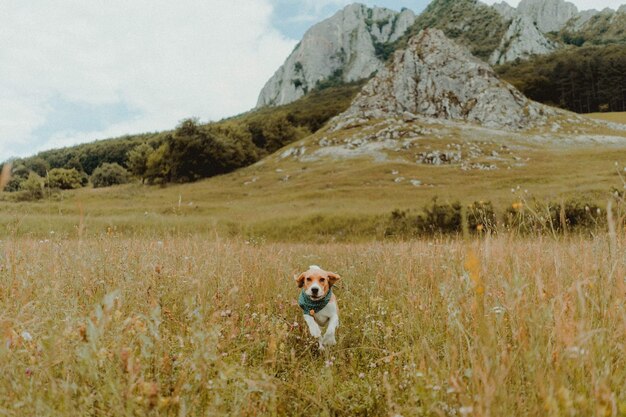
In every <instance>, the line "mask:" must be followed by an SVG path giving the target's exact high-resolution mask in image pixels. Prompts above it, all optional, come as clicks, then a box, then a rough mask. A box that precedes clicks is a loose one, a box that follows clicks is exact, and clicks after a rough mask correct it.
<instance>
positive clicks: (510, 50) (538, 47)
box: [489, 15, 558, 65]
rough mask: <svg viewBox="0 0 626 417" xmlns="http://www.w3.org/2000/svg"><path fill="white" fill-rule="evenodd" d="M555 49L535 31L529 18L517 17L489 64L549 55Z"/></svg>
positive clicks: (555, 47) (550, 42)
mask: <svg viewBox="0 0 626 417" xmlns="http://www.w3.org/2000/svg"><path fill="white" fill-rule="evenodd" d="M557 48H558V46H557V45H556V44H555V43H554V42H552V41H550V40H548V39H547V38H546V37H545V36H544V35H543V34H542V33H541V32H540V31H539V29H537V26H535V24H534V23H533V21H532V20H531V18H530V17H528V16H524V15H518V16H517V17H515V18H514V19H513V21H512V22H511V25H510V26H509V29H508V30H507V31H506V33H505V34H504V37H503V38H502V41H501V42H500V46H499V47H498V48H497V49H496V50H495V51H494V52H493V54H492V55H491V57H490V58H489V63H490V64H491V65H496V64H504V63H507V62H511V61H515V60H516V59H527V58H530V57H531V56H533V55H544V54H549V53H551V52H553V51H555V50H556V49H557Z"/></svg>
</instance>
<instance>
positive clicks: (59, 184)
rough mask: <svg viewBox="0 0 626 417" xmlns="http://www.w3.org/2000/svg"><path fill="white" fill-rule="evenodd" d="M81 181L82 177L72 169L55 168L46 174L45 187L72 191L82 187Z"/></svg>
mask: <svg viewBox="0 0 626 417" xmlns="http://www.w3.org/2000/svg"><path fill="white" fill-rule="evenodd" d="M82 181H83V175H81V173H80V172H78V171H77V170H76V169H74V168H72V169H66V168H55V169H53V170H51V171H50V172H49V173H48V178H47V180H46V185H47V186H48V188H58V189H60V190H74V189H76V188H80V187H82Z"/></svg>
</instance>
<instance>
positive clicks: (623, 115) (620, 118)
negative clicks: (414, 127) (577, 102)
mask: <svg viewBox="0 0 626 417" xmlns="http://www.w3.org/2000/svg"><path fill="white" fill-rule="evenodd" d="M586 116H588V117H591V118H594V119H600V120H606V121H608V122H615V123H624V124H626V112H617V113H590V114H587V115H586Z"/></svg>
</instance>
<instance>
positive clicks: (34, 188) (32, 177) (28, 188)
mask: <svg viewBox="0 0 626 417" xmlns="http://www.w3.org/2000/svg"><path fill="white" fill-rule="evenodd" d="M43 187H44V180H43V178H41V177H40V176H39V175H38V174H37V173H36V172H31V173H30V174H29V175H28V179H26V180H24V181H23V182H22V183H21V184H20V191H21V195H20V200H25V201H35V200H41V199H42V198H43Z"/></svg>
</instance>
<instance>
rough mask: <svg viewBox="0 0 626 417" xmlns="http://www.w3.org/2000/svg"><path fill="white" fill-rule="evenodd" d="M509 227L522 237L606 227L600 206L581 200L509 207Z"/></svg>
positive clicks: (507, 222)
mask: <svg viewBox="0 0 626 417" xmlns="http://www.w3.org/2000/svg"><path fill="white" fill-rule="evenodd" d="M505 225H506V226H507V228H508V229H509V230H513V231H517V232H519V233H522V234H530V233H563V232H564V231H567V230H569V231H583V230H593V229H596V228H597V227H598V226H603V225H604V214H603V210H602V209H601V208H600V207H599V206H598V205H596V204H594V203H585V202H583V201H580V200H568V201H566V202H565V203H563V204H561V203H547V204H545V203H540V202H537V201H535V202H532V203H527V202H518V203H514V204H513V205H512V206H510V207H508V208H507V210H506V214H505Z"/></svg>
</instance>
